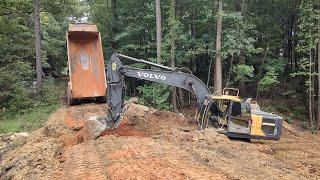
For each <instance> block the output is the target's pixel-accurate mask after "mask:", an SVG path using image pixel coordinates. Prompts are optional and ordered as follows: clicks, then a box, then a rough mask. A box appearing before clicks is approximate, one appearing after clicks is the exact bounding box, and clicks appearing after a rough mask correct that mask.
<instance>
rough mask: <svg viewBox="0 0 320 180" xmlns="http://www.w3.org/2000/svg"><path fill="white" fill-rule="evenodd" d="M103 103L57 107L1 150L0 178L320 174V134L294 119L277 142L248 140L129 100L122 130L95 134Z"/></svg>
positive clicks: (312, 176) (307, 176) (287, 176)
mask: <svg viewBox="0 0 320 180" xmlns="http://www.w3.org/2000/svg"><path fill="white" fill-rule="evenodd" d="M105 107H106V105H105V104H100V105H95V104H88V105H80V106H74V107H70V108H62V109H60V110H58V111H57V112H56V113H54V114H53V115H52V117H51V118H50V120H49V121H48V123H47V124H46V125H45V127H43V128H41V129H39V130H37V131H35V132H33V133H32V135H31V136H29V137H28V138H27V139H25V140H24V141H23V142H20V143H16V144H18V145H16V146H14V148H12V149H11V150H10V151H7V152H5V153H2V154H0V162H1V171H0V179H248V178H249V179H267V178H268V179H320V151H319V150H320V136H319V135H312V134H310V133H308V132H304V131H302V130H298V129H297V128H295V127H293V126H291V125H289V124H285V128H284V130H283V136H282V139H281V140H280V141H279V142H272V141H258V142H251V143H250V142H244V141H239V140H230V139H228V138H227V137H225V136H224V135H220V134H217V133H216V132H215V131H213V130H212V129H206V130H205V131H201V132H200V131H198V130H196V126H195V124H194V123H192V122H190V119H188V118H185V117H184V116H183V115H182V114H176V113H171V112H166V111H158V110H154V109H149V108H147V107H144V106H140V105H135V104H130V105H129V109H128V111H127V112H126V113H125V116H124V124H123V125H122V126H121V127H120V128H119V129H117V130H116V131H112V132H105V133H104V136H102V137H99V138H98V139H93V138H92V135H91V134H90V131H89V130H88V128H87V127H90V126H87V124H86V123H87V119H89V118H90V117H92V116H99V115H103V114H105V113H106V112H105V109H106V108H105Z"/></svg>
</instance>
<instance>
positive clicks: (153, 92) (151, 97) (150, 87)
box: [137, 83, 171, 110]
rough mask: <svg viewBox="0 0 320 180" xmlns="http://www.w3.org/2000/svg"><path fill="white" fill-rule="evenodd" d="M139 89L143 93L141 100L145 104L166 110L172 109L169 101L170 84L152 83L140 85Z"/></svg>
mask: <svg viewBox="0 0 320 180" xmlns="http://www.w3.org/2000/svg"><path fill="white" fill-rule="evenodd" d="M137 89H138V91H139V93H140V94H141V96H140V97H141V98H139V101H140V103H142V104H143V105H147V106H151V107H154V108H158V109H164V110H169V109H171V105H170V104H169V103H168V99H169V97H170V90H169V87H168V86H165V85H162V84H156V83H152V84H145V85H144V86H139V87H138V88H137Z"/></svg>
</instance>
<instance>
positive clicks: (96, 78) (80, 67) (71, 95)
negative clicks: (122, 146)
mask: <svg viewBox="0 0 320 180" xmlns="http://www.w3.org/2000/svg"><path fill="white" fill-rule="evenodd" d="M67 51H68V63H69V76H70V81H69V83H68V90H67V92H68V104H69V105H72V104H73V103H74V101H75V100H78V99H85V98H96V99H97V100H99V101H105V95H106V86H107V84H106V75H105V66H104V58H103V51H102V44H101V37H100V33H99V31H98V29H97V26H96V25H94V24H70V25H69V30H68V32H67Z"/></svg>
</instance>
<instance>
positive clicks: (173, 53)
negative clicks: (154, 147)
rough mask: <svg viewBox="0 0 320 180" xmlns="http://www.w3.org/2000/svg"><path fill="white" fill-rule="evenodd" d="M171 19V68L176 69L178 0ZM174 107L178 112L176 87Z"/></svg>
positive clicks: (173, 89) (172, 7) (173, 90)
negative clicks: (175, 25)
mask: <svg viewBox="0 0 320 180" xmlns="http://www.w3.org/2000/svg"><path fill="white" fill-rule="evenodd" d="M171 3H172V4H171V18H170V20H171V21H172V22H171V24H172V26H171V27H170V31H171V32H170V34H171V50H170V66H171V67H172V68H174V67H175V66H176V33H175V31H176V30H175V29H174V28H175V27H174V24H175V23H176V22H175V21H176V0H171ZM171 89H172V97H171V98H172V99H171V102H172V106H173V111H177V110H178V109H177V89H176V88H175V87H172V88H171Z"/></svg>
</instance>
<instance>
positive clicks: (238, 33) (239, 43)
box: [222, 12, 260, 58]
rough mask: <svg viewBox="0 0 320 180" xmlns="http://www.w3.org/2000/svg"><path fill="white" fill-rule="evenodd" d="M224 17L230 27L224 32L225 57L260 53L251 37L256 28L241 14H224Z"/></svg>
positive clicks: (223, 52) (223, 46) (223, 47)
mask: <svg viewBox="0 0 320 180" xmlns="http://www.w3.org/2000/svg"><path fill="white" fill-rule="evenodd" d="M223 17H224V19H223V20H224V22H225V24H227V25H228V26H227V28H225V29H224V30H223V43H222V50H223V51H222V55H223V57H225V58H226V57H228V56H239V55H241V54H243V55H251V54H255V53H258V52H259V51H260V49H257V48H255V47H254V43H255V39H254V38H253V37H251V34H252V33H253V32H254V28H255V26H254V25H253V24H251V23H250V22H248V21H246V19H245V18H244V17H243V16H242V15H241V13H240V12H230V13H224V16H223Z"/></svg>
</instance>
